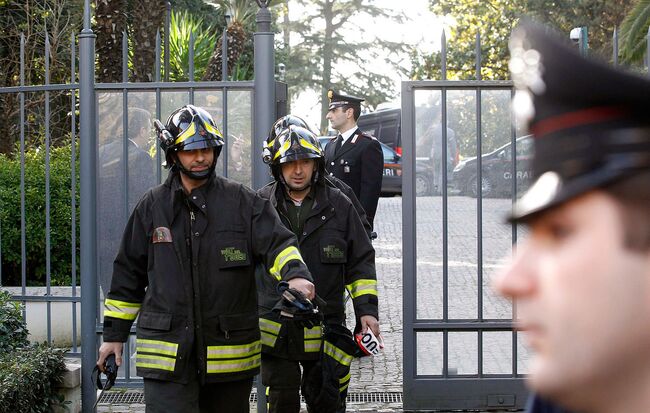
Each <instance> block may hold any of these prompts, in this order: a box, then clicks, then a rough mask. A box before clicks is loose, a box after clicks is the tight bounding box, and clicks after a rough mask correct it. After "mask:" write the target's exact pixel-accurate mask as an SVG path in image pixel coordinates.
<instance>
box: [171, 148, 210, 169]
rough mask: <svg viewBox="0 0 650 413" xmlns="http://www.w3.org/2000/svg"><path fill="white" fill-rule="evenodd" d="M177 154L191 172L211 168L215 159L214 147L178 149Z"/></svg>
mask: <svg viewBox="0 0 650 413" xmlns="http://www.w3.org/2000/svg"><path fill="white" fill-rule="evenodd" d="M176 154H177V155H178V160H179V161H180V163H181V164H182V165H183V167H184V168H185V169H186V170H188V171H191V172H201V171H204V170H206V169H209V168H210V166H212V162H213V161H214V148H203V149H195V150H192V151H178V152H177V153H176Z"/></svg>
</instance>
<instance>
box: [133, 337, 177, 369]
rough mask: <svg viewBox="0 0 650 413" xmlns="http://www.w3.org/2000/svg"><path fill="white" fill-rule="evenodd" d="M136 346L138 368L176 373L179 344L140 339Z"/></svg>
mask: <svg viewBox="0 0 650 413" xmlns="http://www.w3.org/2000/svg"><path fill="white" fill-rule="evenodd" d="M135 345H136V351H137V356H136V359H135V365H136V367H141V368H147V369H160V370H167V371H174V368H175V367H176V356H177V354H178V344H177V343H171V342H169V341H160V340H148V339H143V338H139V339H137V340H136V341H135Z"/></svg>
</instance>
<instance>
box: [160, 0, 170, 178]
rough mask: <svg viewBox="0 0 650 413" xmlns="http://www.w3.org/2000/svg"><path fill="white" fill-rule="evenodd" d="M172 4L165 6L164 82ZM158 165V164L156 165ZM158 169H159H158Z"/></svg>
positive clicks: (167, 62)
mask: <svg viewBox="0 0 650 413" xmlns="http://www.w3.org/2000/svg"><path fill="white" fill-rule="evenodd" d="M171 14H172V4H171V3H170V2H167V3H166V4H165V82H169V31H170V29H171V25H172V23H171V21H172V19H171ZM158 164H159V165H160V163H158ZM159 169H160V168H159Z"/></svg>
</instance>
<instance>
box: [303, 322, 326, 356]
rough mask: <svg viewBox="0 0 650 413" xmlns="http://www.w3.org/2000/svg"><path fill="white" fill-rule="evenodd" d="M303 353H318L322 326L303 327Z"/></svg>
mask: <svg viewBox="0 0 650 413" xmlns="http://www.w3.org/2000/svg"><path fill="white" fill-rule="evenodd" d="M304 330H305V333H304V343H305V353H318V352H319V351H320V345H321V337H322V336H323V328H322V327H321V326H315V327H313V328H307V327H304Z"/></svg>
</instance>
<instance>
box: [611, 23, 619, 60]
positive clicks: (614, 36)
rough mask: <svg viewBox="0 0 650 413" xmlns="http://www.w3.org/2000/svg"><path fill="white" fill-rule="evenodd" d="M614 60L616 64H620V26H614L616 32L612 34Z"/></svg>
mask: <svg viewBox="0 0 650 413" xmlns="http://www.w3.org/2000/svg"><path fill="white" fill-rule="evenodd" d="M612 48H613V49H614V50H613V52H612V62H613V63H614V66H618V27H616V26H614V34H613V35H612Z"/></svg>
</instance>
